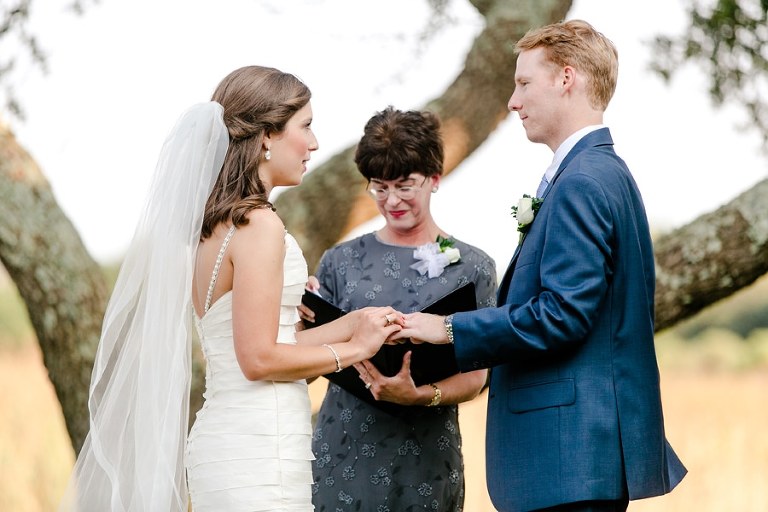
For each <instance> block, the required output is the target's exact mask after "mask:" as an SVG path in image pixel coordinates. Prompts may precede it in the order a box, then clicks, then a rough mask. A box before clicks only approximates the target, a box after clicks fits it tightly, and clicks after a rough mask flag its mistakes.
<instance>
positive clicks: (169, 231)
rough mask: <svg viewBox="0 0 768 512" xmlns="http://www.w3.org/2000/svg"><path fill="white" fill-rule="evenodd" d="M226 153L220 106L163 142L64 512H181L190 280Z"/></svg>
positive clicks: (109, 326)
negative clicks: (206, 204)
mask: <svg viewBox="0 0 768 512" xmlns="http://www.w3.org/2000/svg"><path fill="white" fill-rule="evenodd" d="M228 144H229V136H228V132H227V128H226V126H225V125H224V121H223V108H222V106H221V105H219V104H218V103H216V102H207V103H201V104H198V105H195V106H193V107H192V108H190V109H189V110H187V111H186V112H185V113H184V114H183V115H182V116H181V118H180V119H179V121H178V122H177V124H176V126H175V127H174V128H173V130H172V131H171V133H170V134H169V136H168V138H167V139H166V141H165V143H164V145H163V148H162V150H161V153H160V157H159V160H158V163H157V167H156V170H155V176H154V179H153V181H152V184H151V187H150V192H149V196H148V198H147V201H146V204H145V208H144V210H143V214H142V216H141V218H140V220H139V223H138V226H137V228H136V232H135V233H134V237H133V240H132V242H131V245H130V247H129V249H128V252H127V254H126V256H125V259H124V261H123V264H122V267H121V269H120V274H119V276H118V279H117V283H116V284H115V288H114V291H113V293H112V296H111V298H110V301H109V305H108V306H107V311H106V315H105V317H104V323H103V326H102V333H101V340H100V342H99V347H98V350H97V353H96V360H95V363H94V368H93V375H92V377H91V386H90V395H89V421H90V431H89V434H88V436H87V438H86V440H85V443H84V445H83V448H82V450H81V451H80V454H79V456H78V458H77V462H76V463H75V467H74V470H73V474H72V477H71V478H70V481H69V486H68V488H67V491H66V494H65V497H64V501H63V502H62V504H61V506H60V508H59V510H60V511H78V512H86V511H87V512H92V511H113V512H118V511H131V512H144V511H150V510H151V511H153V512H154V511H161V512H167V511H174V512H175V511H183V512H186V511H187V489H186V479H185V473H184V460H183V457H184V450H185V444H186V439H187V426H188V417H189V386H190V374H191V370H190V368H191V339H192V329H193V328H194V325H193V323H192V312H193V310H192V304H191V286H192V271H193V267H194V258H195V253H196V250H197V246H198V243H199V240H200V231H201V226H202V219H203V213H204V209H205V203H206V201H207V199H208V196H209V194H210V192H211V190H212V188H213V185H214V183H215V181H216V178H217V177H218V174H219V172H220V170H221V167H222V165H223V162H224V157H225V155H226V152H227V147H228Z"/></svg>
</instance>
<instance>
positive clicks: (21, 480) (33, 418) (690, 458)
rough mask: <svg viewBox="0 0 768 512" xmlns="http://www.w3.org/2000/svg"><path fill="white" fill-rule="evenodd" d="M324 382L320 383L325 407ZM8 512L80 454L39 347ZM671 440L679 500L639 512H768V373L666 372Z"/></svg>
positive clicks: (475, 443) (480, 402)
mask: <svg viewBox="0 0 768 512" xmlns="http://www.w3.org/2000/svg"><path fill="white" fill-rule="evenodd" d="M324 382H325V381H324V380H322V379H320V380H318V381H317V382H315V383H314V384H313V385H312V386H311V390H312V395H313V403H315V404H318V403H319V399H320V397H321V396H322V393H323V386H324ZM0 389H2V390H3V391H4V392H3V393H1V394H0V415H2V421H0V511H2V512H48V511H51V510H55V509H56V503H57V501H58V499H59V496H60V495H61V493H62V491H63V488H64V485H65V484H66V479H67V476H68V473H69V471H70V469H71V466H72V462H73V459H74V455H73V452H72V449H71V448H70V446H69V441H68V438H67V436H66V434H65V430H64V424H63V419H62V417H61V412H60V409H59V406H58V402H57V400H56V397H55V395H54V392H53V389H52V387H51V385H50V383H49V381H48V377H47V374H46V372H45V368H44V367H43V365H42V360H41V355H40V352H39V350H38V348H37V345H36V344H35V343H25V344H22V345H21V346H19V347H17V348H12V349H4V350H2V351H0ZM662 393H663V400H664V406H665V415H666V426H667V436H668V438H669V440H670V442H671V443H672V445H673V446H674V447H675V450H676V451H677V453H678V454H679V455H680V457H681V458H682V459H683V462H684V463H685V464H686V466H687V467H688V469H689V474H688V476H687V477H686V478H685V480H683V482H682V483H681V484H680V485H679V486H678V488H677V489H676V490H675V491H674V492H673V493H672V494H670V495H668V496H664V497H659V498H652V499H648V500H642V501H638V502H632V503H631V504H630V506H629V510H630V511H631V512H672V511H674V512H679V511H685V512H687V511H694V512H731V511H738V512H764V511H768V485H766V484H768V370H765V369H762V370H759V369H752V370H750V371H746V372H729V371H715V372H706V371H703V370H695V371H694V370H672V369H665V368H662ZM461 428H462V433H463V439H464V454H465V464H466V474H467V499H466V502H465V510H466V511H467V512H492V511H494V510H495V509H494V508H493V506H492V505H491V503H490V500H489V498H488V495H487V492H486V490H485V468H484V455H483V450H484V448H483V444H484V432H485V430H484V429H485V395H483V396H481V397H480V398H478V399H477V400H475V401H473V402H470V403H468V404H464V405H462V409H461Z"/></svg>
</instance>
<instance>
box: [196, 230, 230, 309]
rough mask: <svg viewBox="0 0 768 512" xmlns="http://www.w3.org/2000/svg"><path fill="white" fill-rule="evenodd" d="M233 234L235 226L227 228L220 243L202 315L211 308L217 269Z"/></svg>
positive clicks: (217, 274) (217, 273)
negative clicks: (225, 234)
mask: <svg viewBox="0 0 768 512" xmlns="http://www.w3.org/2000/svg"><path fill="white" fill-rule="evenodd" d="M234 234H235V226H234V225H232V227H231V228H229V231H227V236H225V237H224V241H223V242H222V243H221V249H219V255H218V256H217V257H216V264H215V265H214V266H213V275H211V283H210V284H209V285H208V295H206V296H205V309H204V310H203V312H204V313H207V312H208V309H210V307H211V298H212V297H213V289H214V288H215V287H216V279H218V277H219V268H220V267H221V262H222V260H223V259H224V251H226V250H227V246H228V245H229V240H230V239H231V238H232V235H234Z"/></svg>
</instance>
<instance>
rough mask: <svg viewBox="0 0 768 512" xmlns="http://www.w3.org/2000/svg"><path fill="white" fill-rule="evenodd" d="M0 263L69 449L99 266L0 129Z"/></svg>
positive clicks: (85, 372)
mask: <svg viewBox="0 0 768 512" xmlns="http://www.w3.org/2000/svg"><path fill="white" fill-rule="evenodd" d="M0 261H2V263H3V265H4V266H5V268H6V269H7V270H8V273H9V275H10V276H11V278H12V279H13V281H14V282H15V283H16V286H17V287H18V290H19V294H20V295H21V297H22V298H23V299H24V302H25V303H26V305H27V310H28V311H29V318H30V321H31V323H32V327H33V328H34V330H35V334H36V335H37V339H38V341H39V343H40V348H41V349H42V353H43V361H44V363H45V366H46V368H47V369H48V375H49V376H50V378H51V382H52V383H53V386H54V388H55V389H56V394H57V396H58V398H59V401H60V402H61V408H62V411H63V413H64V419H65V421H66V424H67V429H68V431H69V435H70V439H71V440H72V445H73V446H74V447H75V449H76V450H79V448H80V446H81V445H82V443H83V441H84V440H85V435H86V434H87V432H88V415H87V410H88V409H87V408H88V386H89V384H90V381H91V367H92V366H93V360H94V355H95V351H96V345H97V343H98V341H99V334H100V332H101V320H102V317H103V315H104V308H105V305H106V300H107V286H106V281H105V278H104V274H103V273H102V272H101V269H100V267H99V265H98V264H97V263H96V262H95V261H94V260H93V258H91V256H90V255H89V254H88V251H87V250H86V249H85V247H84V246H83V243H82V241H81V239H80V236H79V235H78V233H77V231H76V230H75V228H74V226H73V225H72V223H71V222H70V221H69V219H67V217H66V215H64V212H62V211H61V209H60V208H59V205H58V204H57V203H56V199H55V198H54V196H53V192H52V190H51V187H50V185H49V183H48V181H47V180H46V179H45V177H44V176H43V174H42V173H41V172H40V169H39V168H38V166H37V164H36V163H35V162H34V160H33V159H32V157H30V155H29V154H28V153H27V152H26V151H25V150H24V149H23V148H22V147H21V146H19V145H18V143H17V142H16V139H15V138H14V136H13V134H12V133H11V132H10V130H8V128H7V127H5V126H0Z"/></svg>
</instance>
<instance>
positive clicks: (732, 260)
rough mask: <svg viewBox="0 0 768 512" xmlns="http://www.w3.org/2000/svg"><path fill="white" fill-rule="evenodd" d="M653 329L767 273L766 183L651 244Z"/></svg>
mask: <svg viewBox="0 0 768 512" xmlns="http://www.w3.org/2000/svg"><path fill="white" fill-rule="evenodd" d="M654 253H655V256H656V330H657V331H659V330H661V329H664V328H666V327H671V326H672V325H674V324H676V323H677V322H679V321H681V320H684V319H686V318H689V317H691V316H693V315H694V314H696V313H698V312H699V311H701V310H702V309H704V308H705V307H707V306H709V305H710V304H713V303H714V302H716V301H718V300H720V299H722V298H724V297H727V296H729V295H731V294H732V293H734V292H736V291H738V290H740V289H741V288H744V287H746V286H748V285H750V284H752V283H754V282H755V281H756V280H757V279H758V278H760V277H762V276H763V275H764V274H766V273H767V272H768V180H763V181H761V182H759V183H758V184H757V185H755V186H754V187H752V188H750V189H749V190H747V191H746V192H744V193H743V194H741V195H740V196H738V197H736V198H735V199H733V200H731V201H730V202H729V203H727V204H725V205H723V206H721V207H720V208H718V209H717V210H715V211H713V212H711V213H707V214H705V215H702V216H701V217H699V218H697V219H696V220H694V221H693V222H691V223H689V224H687V225H686V226H683V227H681V228H679V229H676V230H675V231H673V232H671V233H668V234H666V235H664V236H662V237H660V238H658V239H657V240H656V241H655V242H654Z"/></svg>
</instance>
